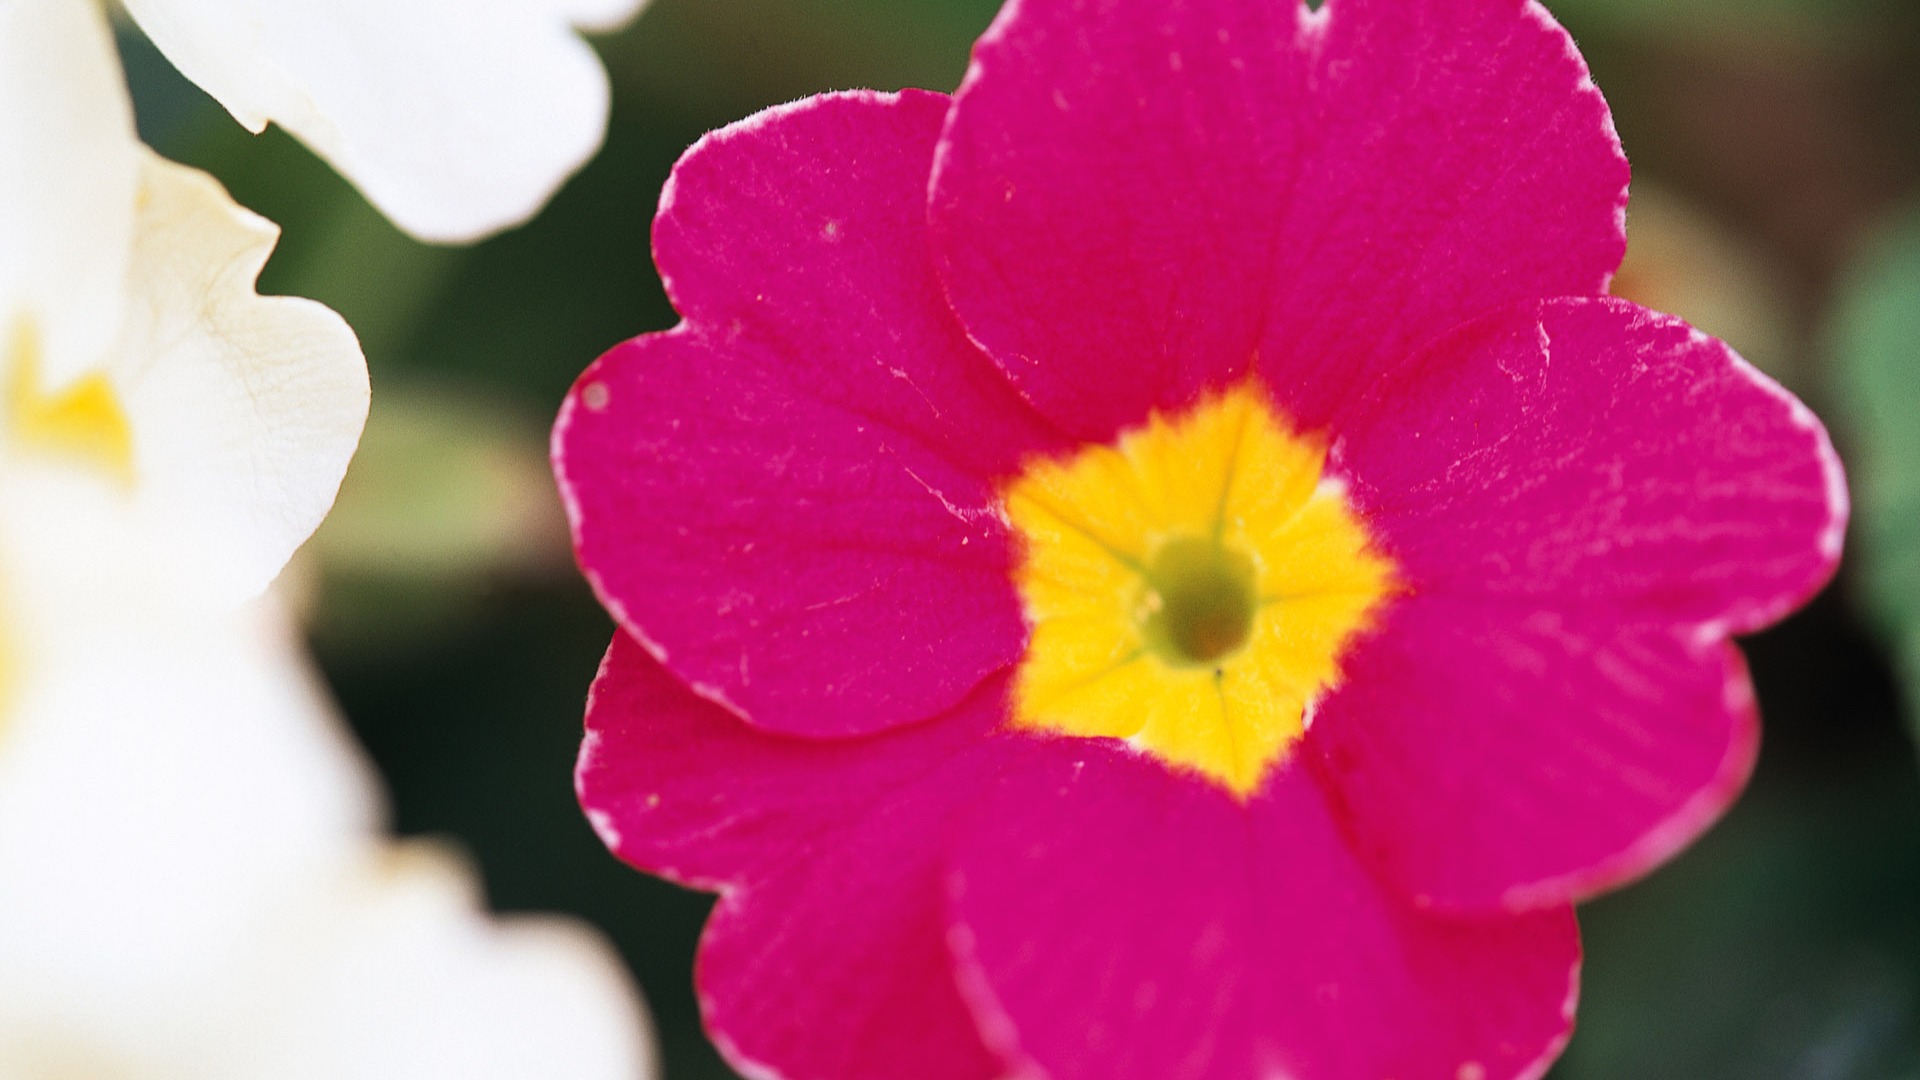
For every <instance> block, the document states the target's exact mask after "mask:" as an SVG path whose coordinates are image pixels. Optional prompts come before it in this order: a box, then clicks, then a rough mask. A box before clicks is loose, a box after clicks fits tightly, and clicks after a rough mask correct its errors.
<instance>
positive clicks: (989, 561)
mask: <svg viewBox="0 0 1920 1080" xmlns="http://www.w3.org/2000/svg"><path fill="white" fill-rule="evenodd" d="M945 102H946V99H945V98H944V97H941V96H939V95H934V94H924V93H914V94H908V95H902V96H889V95H879V94H872V93H860V94H847V95H838V96H832V97H822V98H814V99H810V100H808V101H805V102H802V103H799V104H797V105H793V106H788V107H785V108H782V109H777V110H773V111H770V112H767V113H762V114H760V115H759V116H757V117H754V118H752V119H749V120H747V121H744V122H742V123H740V124H737V125H735V126H733V127H730V128H727V129H725V130H723V131H721V132H718V133H716V134H714V135H711V136H708V137H707V138H706V139H704V140H702V141H701V142H700V143H699V144H698V145H696V146H695V147H694V148H693V149H692V150H691V151H689V152H688V154H687V156H686V157H685V158H684V159H683V160H682V161H681V162H680V164H679V165H678V166H677V167H676V169H675V172H674V179H673V181H672V183H671V185H670V186H669V189H668V191H667V193H666V194H665V195H664V196H663V197H662V200H661V213H660V218H659V220H658V222H657V224H656V245H657V249H658V252H659V259H660V265H661V267H662V272H663V273H664V274H665V275H666V276H667V278H668V281H669V283H670V285H671V288H672V292H673V295H674V296H675V298H676V300H677V301H678V302H679V303H680V304H681V305H682V310H683V312H684V314H685V315H686V317H687V322H686V323H685V324H684V325H683V326H682V327H680V328H679V329H677V330H674V331H671V332H668V333H664V334H653V335H647V336H644V337H640V338H636V339H635V340H633V341H630V342H628V343H626V344H625V345H621V346H619V347H617V348H615V349H614V350H613V351H611V352H609V353H608V354H607V355H606V356H604V357H602V358H601V359H600V360H599V361H598V362H597V363H596V364H595V365H594V366H593V367H592V368H590V369H588V371H587V372H586V374H584V375H583V376H581V379H580V382H579V383H578V384H577V385H576V386H575V387H574V390H573V393H572V394H570V395H569V396H568V399H567V404H566V406H565V407H564V409H563V410H562V412H561V416H560V421H559V423H558V426H557V427H556V430H555V435H554V466H555V470H556V472H557V474H558V476H559V479H560V484H561V489H562V491H563V493H564V495H565V497H566V501H567V506H568V511H569V514H570V517H571V520H572V523H573V528H574V536H575V541H576V546H577V549H578V551H579V554H580V560H581V563H582V565H583V567H584V568H585V570H586V572H587V575H588V577H589V578H590V579H591V580H592V581H593V583H594V585H595V586H596V588H598V589H599V591H600V594H601V597H602V599H603V600H604V601H605V602H606V604H607V607H608V609H609V610H610V611H612V612H613V614H614V616H615V618H616V619H618V620H619V622H620V624H621V626H622V627H623V628H625V629H626V630H627V631H628V632H629V633H631V634H633V635H634V636H636V637H637V638H639V639H640V640H642V641H644V642H646V643H647V645H648V646H649V648H650V649H651V651H652V652H653V653H654V655H655V656H656V657H657V658H659V659H661V660H662V661H663V662H664V663H666V664H667V666H668V667H669V668H671V669H672V671H673V672H674V673H675V674H676V675H678V676H679V677H680V678H681V679H683V680H685V681H686V682H687V683H688V684H689V685H691V686H693V687H694V689H695V690H696V691H697V692H699V693H701V694H703V695H704V696H706V697H708V698H710V699H712V700H715V701H718V702H721V703H723V704H725V705H727V706H728V707H730V708H732V709H733V710H734V711H735V712H737V713H739V714H740V715H742V716H744V717H745V718H747V719H748V720H749V721H750V722H752V723H754V724H757V725H760V726H762V727H766V728H769V729H774V730H781V731H792V732H800V733H805V734H812V735H844V734H849V733H855V732H866V731H874V730H879V729H882V728H886V727H889V726H891V725H894V724H900V723H906V722H910V721H914V720H919V719H923V718H925V717H928V716H932V715H936V714H938V713H939V712H941V711H942V710H944V709H946V708H948V707H950V706H952V705H953V704H954V703H955V702H956V701H958V700H959V699H960V698H961V697H962V696H964V695H965V694H966V693H967V692H968V691H969V690H971V689H972V688H973V687H974V686H975V685H976V684H977V683H978V682H979V681H980V679H981V678H982V677H983V676H984V675H986V674H987V673H988V672H990V671H993V670H995V669H996V668H999V667H1001V666H1003V665H1005V664H1007V663H1008V662H1009V661H1011V660H1012V659H1014V658H1015V657H1016V656H1017V655H1018V654H1019V651H1020V649H1021V647H1022V646H1023V643H1024V641H1025V633H1026V631H1025V627H1024V624H1023V621H1022V616H1021V612H1020V606H1019V601H1018V599H1017V597H1016V596H1015V594H1014V591H1013V587H1012V585H1011V584H1010V580H1009V570H1008V567H1009V565H1010V562H1011V560H1012V557H1013V556H1012V552H1011V550H1010V548H1009V540H1008V537H1007V529H1006V526H1005V524H1004V523H1003V522H1002V521H1001V519H1000V516H999V513H998V509H997V502H996V498H995V495H994V488H993V477H994V476H995V475H997V474H998V473H1001V472H1004V471H1006V470H1008V469H1011V468H1012V467H1013V465H1014V463H1015V462H1016V461H1017V460H1018V459H1019V458H1020V456H1021V455H1023V454H1025V453H1030V452H1033V451H1034V450H1036V449H1038V448H1041V447H1045V446H1048V445H1050V440H1051V438H1052V437H1051V436H1049V435H1048V434H1047V433H1046V432H1045V431H1044V429H1042V428H1041V427H1040V426H1039V425H1038V423H1037V422H1036V421H1035V420H1034V419H1033V418H1032V416H1031V414H1030V413H1029V412H1028V411H1027V410H1026V408H1025V406H1024V405H1022V404H1021V403H1020V402H1019V400H1018V399H1017V398H1016V397H1015V396H1014V395H1013V393H1012V391H1011V390H1010V389H1009V388H1008V387H1007V386H1006V385H1005V382H1004V379H1002V378H1001V377H1000V376H999V374H998V372H997V371H996V370H995V369H994V368H993V366H992V365H991V364H990V363H989V362H987V360H986V359H985V358H984V357H983V356H981V355H980V354H979V352H978V351H977V350H975V349H974V348H973V347H972V346H971V345H970V344H969V343H968V342H967V340H966V338H965V336H964V335H963V334H962V333H961V331H960V329H959V327H958V325H957V324H956V323H955V322H954V321H953V318H952V315H951V313H950V312H949V311H948V309H947V307H946V304H945V301H944V299H943V298H942V295H941V292H940V288H939V286H938V284H937V283H936V281H935V279H934V276H933V273H932V269H931V264H930V260H929V257H928V255H927V251H926V236H925V220H924V219H925V202H924V200H925V190H926V176H927V171H928V169H929V168H930V162H931V158H932V153H933V145H934V142H935V139H936V135H937V131H938V128H939V125H940V123H941V119H942V117H943V116H944V115H945Z"/></svg>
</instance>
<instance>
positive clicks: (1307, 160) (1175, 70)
mask: <svg viewBox="0 0 1920 1080" xmlns="http://www.w3.org/2000/svg"><path fill="white" fill-rule="evenodd" d="M1626 182H1627V165H1626V161H1625V159H1624V158H1623V157H1622V155H1621V151H1620V147H1619V143H1618V140H1617V138H1616V136H1615V134H1614V131H1613V128H1612V125H1611V121H1610V119H1609V117H1608V114H1607V109H1606V105H1605V103H1604V101H1603V100H1602V99H1601V97H1600V94H1599V92H1598V91H1597V89H1596V88H1595V87H1594V86H1593V84H1592V82H1591V81H1590V79H1589V78H1588V74H1587V70H1586V68H1585V65H1584V64H1583V62H1582V61H1581V59H1580V57H1579V55H1578V53H1577V52H1576V50H1575V49H1574V47H1573V45H1572V42H1571V41H1570V40H1569V39H1568V37H1567V36H1566V34H1565V33H1564V32H1563V31H1562V30H1561V29H1560V28H1559V27H1558V26H1557V25H1556V24H1555V23H1554V22H1553V21H1552V19H1551V17H1550V16H1549V15H1548V14H1547V12H1546V10H1545V9H1544V8H1542V7H1541V6H1540V5H1539V4H1537V3H1533V2H1530V0H1327V2H1326V3H1324V4H1322V5H1320V6H1318V8H1317V9H1315V10H1309V9H1308V7H1307V6H1306V5H1305V4H1302V3H1266V2H1260V0H1189V2H1183V3H1176V4H1156V3H1147V2H1134V0H1107V2H1099V3H1086V2H1078V0H1014V2H1013V3H1011V4H1010V5H1009V6H1008V7H1007V8H1006V9H1005V11H1003V12H1002V14H1001V16H1000V18H999V19H998V20H997V21H996V22H995V23H994V25H993V27H992V29H990V30H989V31H988V33H987V34H986V36H985V37H984V38H982V39H981V41H980V43H979V45H978V47H977V48H976V50H975V53H974V62H973V65H972V68H971V70H970V71H969V72H968V74H967V77H966V80H965V82H964V83H963V84H962V86H961V87H960V89H959V91H958V92H957V94H955V95H954V96H953V97H952V98H948V97H946V96H943V95H939V94H931V93H924V92H916V91H909V92H904V93H901V94H897V95H889V94H876V93H850V94H837V95H829V96H824V97H818V98H813V99H810V100H807V101H803V102H800V103H797V104H794V105H791V106H787V107H783V108H779V109H775V110H772V111H769V112H766V113H763V114H761V115H759V116H756V117H754V118H752V119H749V120H747V121H744V122H742V123H740V124H738V125H736V126H734V127H731V128H728V129H726V130H723V131H721V132H718V133H716V134H714V135H711V136H709V137H708V138H706V139H705V140H703V141H702V142H701V143H699V144H698V145H696V146H695V147H694V148H693V149H692V150H691V151H689V152H688V154H687V155H686V156H685V157H684V158H683V159H682V160H681V162H680V163H679V165H678V166H677V167H676V169H675V171H674V174H673V178H672V180H671V181H670V183H669V185H668V188H667V190H666V192H665V193H664V194H663V196H662V198H661V208H660V214H659V217H658V219H657V220H656V222H655V227H654V253H655V258H656V261H657V262H658V265H659V267H660V271H661V275H662V278H663V279H664V281H665V282H666V286H667V289H668V292H669V294H670V296H671V297H672V299H673V301H674V304H675V306H676V307H677V308H678V310H679V311H680V313H681V314H682V316H683V317H684V320H685V321H684V322H683V324H682V325H680V326H679V327H677V328H675V329H673V330H671V331H668V332H665V333H660V334H652V335H647V336H644V337H641V338H638V339H635V340H634V341H631V342H628V343H626V344H624V345H621V346H619V347H617V348H615V349H614V350H613V351H612V352H610V353H609V354H608V355H606V356H605V357H603V358H601V359H600V360H599V361H598V362H597V363H596V364H595V365H594V366H593V367H592V368H590V369H589V370H588V371H587V373H586V374H585V375H583V376H582V378H581V380H580V382H579V384H578V385H577V386H576V388H575V390H574V392H573V394H572V395H571V396H570V398H569V399H568V401H567V404H566V406H565V407H564V409H563V411H562V413H561V417H560V421H559V426H558V428H557V430H556V433H555V453H554V458H555V467H556V471H557V473H558V476H559V479H560V483H561V486H562V489H563V492H564V494H565V497H566V501H567V504H568V508H569V513H570V516H571V521H572V524H573V528H574V533H575V542H576V546H577V549H578V554H579V557H580V561H581V563H582V565H583V566H584V568H585V570H586V572H587V574H588V576H589V578H590V579H591V580H592V581H593V583H594V585H595V587H596V588H597V589H598V591H599V593H600V595H601V597H602V599H603V601H604V602H605V604H606V605H607V607H608V608H609V610H610V611H611V612H612V613H613V614H614V616H615V618H616V619H617V620H618V622H619V625H620V627H621V630H622V633H621V634H620V635H619V636H618V637H617V638H616V640H615V641H614V642H613V645H612V648H611V650H610V652H609V653H608V654H607V657H606V660H605V662H604V665H603V667H602V669H601V672H600V676H599V678H598V680H597V681H596V683H595V685H594V689H593V694H592V698H591V701H590V704H589V706H588V715H587V729H588V730H587V738H586V742H585V745H584V747H583V749H582V752H581V760H580V770H579V775H578V781H579V787H580V793H581V799H582V802H583V804H584V806H585V809H586V811H587V814H588V816H589V817H590V818H591V819H592V821H593V823H594V824H595V826H596V827H597V828H598V829H599V831H600V833H601V835H602V837H603V838H604V840H605V841H606V842H607V844H608V845H609V846H610V847H611V848H612V849H613V850H614V851H615V852H616V853H617V854H618V855H619V856H620V857H622V858H624V859H626V860H627V861H629V862H631V863H633V864H635V865H636V866H639V867H642V868H644V869H648V870H652V871H654V872H657V873H660V874H664V875H666V876H668V877H671V878H673V879H675V880H677V881H681V882H684V883H687V884H690V885H694V886H699V887H705V888H711V889H716V890H719V891H720V892H721V894H722V896H721V899H720V902H719V905H718V907H717V908H716V912H715V915H714V917H713V921H712V923H711V924H710V925H709V926H708V928H707V931H706V935H705V938H704V940H703V943H702V950H701V955H700V962H699V970H698V973H697V978H698V982H699V984H700V991H701V998H702V1001H703V1002H704V1005H705V1009H706V1018H707V1022H708V1025H709V1027H710V1028H711V1030H712V1031H713V1033H714V1035H715V1037H716V1039H717V1040H718V1041H719V1043H720V1044H721V1046H722V1048H723V1049H724V1050H725V1051H726V1052H727V1053H728V1054H729V1055H730V1056H731V1057H732V1059H733V1060H734V1061H735V1062H736V1063H737V1064H739V1065H740V1066H741V1067H742V1068H743V1069H744V1070H745V1071H747V1072H749V1073H751V1074H752V1075H756V1076H762V1075H764V1076H780V1077H787V1078H790V1080H825V1078H840V1080H845V1078H871V1080H880V1078H885V1077H900V1076H914V1077H930V1078H935V1080H985V1078H990V1077H997V1076H1005V1075H1022V1076H1025V1075H1048V1076H1053V1077H1056V1078H1059V1080H1069V1078H1074V1080H1078V1078H1087V1080H1092V1078H1102V1080H1111V1078H1139V1080H1166V1078H1170V1077H1173V1078H1207V1080H1212V1078H1222V1080H1256V1078H1257V1080H1276V1078H1290V1080H1381V1078H1383V1077H1391V1078H1439V1080H1507V1078H1513V1077H1538V1076H1539V1075H1541V1074H1542V1073H1544V1072H1545V1070H1546V1068H1547V1065H1548V1063H1549V1062H1550V1061H1551V1060H1552V1059H1553V1057H1554V1056H1555V1055H1556V1054H1557V1053H1558V1051H1559V1049H1560V1047H1561V1046H1562V1045H1563V1044H1564V1041H1565V1040H1566V1038H1567V1037H1568V1033H1569V1030H1570V1027H1571V1023H1572V1012H1573V1005H1574V1000H1575V996H1576V984H1577V970H1578V963H1579V943H1578V937H1577V930H1576V926H1575V923H1574V918H1573V912H1572V907H1571V904H1572V903H1573V902H1574V901H1576V900H1579V899H1582V898H1584V897H1587V896H1591V895H1593V894H1594V893H1596V892H1598V891H1601V890H1604V889H1606V888H1609V887H1612V886H1615V885H1618V884H1620V883H1622V882H1624V881H1627V880H1629V879H1631V878H1633V877H1635V876H1637V875H1640V874H1642V873H1645V872H1646V871H1647V870H1649V869H1650V868H1651V867H1653V866H1654V865H1656V864H1657V863H1659V862H1660V861H1662V860H1663V859H1665V858H1667V857H1668V856H1670V855H1671V854H1672V853H1673V852H1675V851H1676V850H1677V849H1679V848H1680V847H1681V846H1683V845H1684V844H1685V843H1687V841H1688V840H1690V839H1691V838H1692V837H1693V836H1694V835H1696V834H1697V833H1699V832H1700V831H1701V830H1702V829H1703V828H1705V827H1706V826H1707V825H1708V823H1710V822H1711V821H1712V820H1713V819H1714V818H1715V817H1716V816H1717V815H1718V814H1719V812H1720V811H1721V810H1722V809H1723V808H1724V807H1725V806H1726V805H1727V803H1728V802H1729V801H1730V800H1731V799H1732V798H1733V797H1734V796H1735V794H1736V793H1737V791H1738V789H1739V788H1740V786H1741V785H1742V783H1743V782H1744V780H1745V778H1746V776H1747V773H1748V771H1749V768H1750V766H1751V764H1752V761H1753V755H1754V750H1755V745H1756V730H1757V729H1756V716H1755V713H1754V708H1753V699H1752V694H1751V690H1750V687H1749V683H1748V680H1747V676H1746V674H1745V671H1744V668H1743V666H1742V663H1741V659H1740V655H1739V652H1738V651H1737V649H1736V648H1735V647H1734V645H1733V644H1732V643H1731V640H1730V639H1731V637H1732V635H1736V634H1740V633H1745V632H1748V631H1751V630H1754V629H1757V628H1759V627H1761V626H1764V625H1766V624H1767V623H1769V622H1772V621H1774V620H1776V619H1778V618H1780V617H1781V616H1782V615H1784V614H1785V613H1786V612H1787V611H1789V610H1790V609H1791V608H1793V607H1794V606H1795V605H1796V604H1798V603H1800V602H1802V601H1803V600H1804V599H1805V598H1806V597H1807V596H1809V595H1810V594H1811V593H1812V592H1814V591H1815V590H1816V589H1818V588H1819V587H1820V585H1821V584H1822V583H1823V582H1825V581H1826V580H1827V578H1828V577H1829V576H1830V575H1831V573H1832V571H1833V568H1834V565H1835V563H1836V560H1837V559H1838V556H1839V551H1840V540H1841V533H1842V526H1843V520H1844V517H1845V512H1846V508H1845V503H1846V496H1845V488H1844V485H1843V482H1842V480H1841V473H1840V469H1839V464H1838V461H1837V459H1836V458H1835V456H1834V454H1833V451H1832V448H1831V446H1830V445H1829V443H1828V441H1827V437H1826V435H1825V433H1824V431H1823V430H1822V429H1821V427H1820V425H1819V423H1818V422H1817V421H1816V420H1815V419H1814V418H1813V416H1812V415H1811V414H1810V413H1809V412H1808V411H1807V410H1806V409H1805V408H1804V407H1803V406H1802V405H1800V404H1799V403H1798V402H1797V401H1795V400H1794V399H1793V398H1792V397H1790V396H1789V395H1788V394H1786V393H1785V392H1784V391H1782V390H1781V389H1780V388H1778V387H1777V386H1775V385H1774V384H1772V383H1771V382H1769V381H1768V380H1767V379H1766V378H1765V377H1764V376H1762V375H1760V374H1759V373H1757V372H1756V371H1754V370H1753V369H1752V368H1751V367H1749V366H1748V365H1747V364H1746V363H1744V362H1743V361H1742V360H1740V359H1739V358H1738V357H1736V356H1735V355H1734V354H1733V353H1732V352H1730V351H1729V350H1728V349H1727V348H1726V347H1725V346H1724V345H1722V344H1720V343H1719V342H1717V341H1714V340H1712V339H1710V338H1707V337H1706V336H1704V335H1702V334H1699V333H1697V332H1695V331H1693V330H1692V329H1690V328H1689V327H1687V326H1686V325H1684V324H1682V323H1680V322H1678V321H1677V320H1674V319H1671V318H1668V317H1664V316H1660V315H1657V314H1654V313H1652V312H1650V311H1647V310H1644V309H1642V308H1638V307H1636V306H1634V305H1632V304H1629V303H1626V302H1624V301H1619V300H1615V299H1611V298H1608V297H1606V296H1605V295H1604V290H1605V288H1606V286H1607V283H1608V280H1609V277H1610V275H1611V274H1612V272H1613V270H1614V269H1615V267H1616V266H1617V265H1618V263H1619V260H1620V257H1621V253H1622V250H1623V247H1624V241H1625V237H1624V217H1625V215H1624V208H1625V204H1626Z"/></svg>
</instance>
